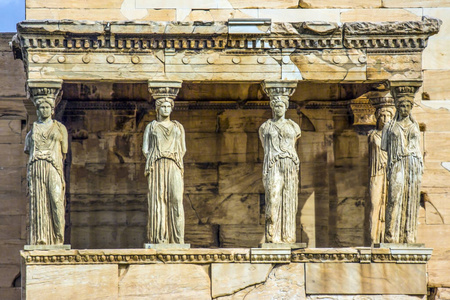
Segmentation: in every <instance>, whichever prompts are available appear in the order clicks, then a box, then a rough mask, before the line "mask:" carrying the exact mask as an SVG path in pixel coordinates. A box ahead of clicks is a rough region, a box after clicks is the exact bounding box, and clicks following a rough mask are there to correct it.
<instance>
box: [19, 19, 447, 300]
mask: <svg viewBox="0 0 450 300" xmlns="http://www.w3.org/2000/svg"><path fill="white" fill-rule="evenodd" d="M439 26H440V22H439V21H438V20H436V19H430V18H424V19H423V20H422V21H410V22H409V21H408V22H385V23H368V22H355V23H344V24H336V23H326V22H299V23H272V22H271V21H270V20H268V19H248V20H233V21H229V22H190V23H189V22H188V23H177V22H81V21H64V20H63V21H25V22H22V23H20V24H19V26H18V35H17V36H16V38H15V39H14V40H13V48H14V52H15V56H16V57H17V58H20V59H22V60H23V61H24V65H25V69H26V72H27V78H28V86H29V88H41V89H56V90H58V91H59V90H61V91H62V93H61V94H60V102H59V105H58V107H57V116H56V117H57V118H58V119H59V120H61V121H62V122H63V123H64V124H65V125H66V126H67V128H68V129H69V135H70V136H69V139H70V153H69V156H68V161H67V165H66V181H67V186H68V189H67V195H66V196H67V201H68V205H67V218H68V222H67V224H69V226H67V230H66V238H67V240H66V242H67V243H70V244H71V245H72V249H74V250H65V251H62V250H61V251H56V250H55V251H24V252H22V258H23V261H22V263H23V264H22V270H23V271H22V274H24V275H23V276H22V280H23V281H22V282H23V284H22V287H23V293H24V296H25V297H30V298H32V297H33V295H36V294H39V295H44V293H47V294H45V295H48V298H49V299H50V298H51V297H53V298H54V299H59V298H63V297H64V295H65V293H67V291H68V289H70V293H71V294H73V295H77V293H86V295H89V296H90V297H93V298H94V295H95V297H98V298H102V297H105V298H108V297H110V298H113V299H116V298H120V297H132V296H135V297H138V296H146V295H147V296H148V295H154V294H155V293H156V292H157V291H158V292H161V293H167V292H169V291H170V293H171V297H176V296H177V295H179V296H180V297H182V296H186V295H187V294H185V293H187V292H186V291H187V290H188V291H189V292H188V293H190V294H188V295H189V297H191V296H192V297H191V298H192V299H210V298H219V297H223V296H230V299H240V298H239V297H241V298H242V297H243V295H248V296H249V297H250V298H251V296H253V295H254V297H255V299H261V297H263V296H264V295H265V293H270V294H273V293H275V292H278V293H283V292H284V291H286V290H289V291H291V292H293V293H295V295H297V296H299V299H302V298H306V297H309V298H308V299H321V298H320V297H322V296H323V295H334V296H342V297H346V296H349V297H350V296H354V295H377V296H380V297H382V295H400V296H399V297H402V298H399V299H424V298H425V297H426V293H427V289H426V283H427V278H426V272H427V270H426V266H427V265H426V263H427V261H428V260H429V259H430V256H431V249H428V248H409V249H389V248H379V249H377V248H370V247H363V246H368V243H367V236H366V235H365V232H366V231H367V230H366V229H367V228H366V226H367V224H366V222H365V218H366V215H367V208H366V207H365V202H366V200H365V199H366V197H367V182H368V172H367V166H368V158H367V136H366V134H367V132H368V131H369V130H370V129H372V128H373V127H374V124H375V120H374V117H373V113H374V108H373V106H372V105H371V104H370V99H373V98H383V97H393V96H395V91H396V89H398V88H401V89H407V90H408V91H409V93H410V94H412V95H414V94H416V92H417V91H418V89H419V87H420V85H421V80H422V64H421V59H422V58H421V57H422V51H423V49H424V48H425V47H426V44H427V39H428V37H429V36H430V35H433V34H435V33H437V32H438V30H439ZM174 81H176V82H180V83H181V88H180V89H177V90H176V92H175V91H172V93H175V95H176V96H177V98H176V101H175V111H174V113H173V115H172V117H173V119H176V120H178V121H179V122H180V123H182V124H183V125H184V126H185V129H186V143H187V154H186V157H185V199H184V207H185V217H186V234H185V239H186V242H187V243H190V244H191V245H192V247H193V248H195V249H191V250H183V251H181V250H180V251H175V250H173V251H168V250H160V251H155V250H150V249H145V250H144V249H137V248H141V247H142V246H143V243H144V242H145V226H146V218H147V210H146V193H147V188H148V187H147V184H146V181H145V177H144V171H143V165H144V162H145V159H144V158H143V155H142V151H141V147H142V135H143V130H144V127H145V125H146V124H147V123H148V122H149V121H150V120H153V119H154V105H153V103H152V101H151V100H150V99H151V98H150V93H151V89H152V84H155V83H156V84H159V85H160V86H161V87H164V85H166V87H167V88H168V89H170V88H172V87H171V86H170V83H171V82H174ZM261 84H263V85H264V84H271V85H272V87H273V88H275V89H276V88H278V89H286V88H289V89H292V90H293V91H294V90H295V92H294V94H293V95H292V97H291V99H290V103H291V104H290V109H289V110H288V112H287V117H288V118H291V119H293V120H294V121H295V122H297V123H298V124H300V127H301V130H302V137H301V138H300V140H299V143H298V154H299V157H300V161H301V172H300V178H301V179H300V189H299V191H300V194H299V211H298V215H297V241H298V242H304V243H307V245H308V248H307V249H302V250H294V251H291V250H286V249H276V250H273V251H274V253H270V251H271V250H267V249H265V250H264V251H266V252H267V253H266V252H264V251H263V252H261V251H260V250H261V249H258V248H256V247H258V245H259V244H260V243H261V242H263V238H264V205H265V200H264V189H263V187H262V182H261V171H262V153H263V152H262V149H261V145H260V141H259V139H258V135H257V129H258V127H259V126H260V125H261V124H262V123H263V122H264V121H265V120H267V119H268V118H270V117H271V111H270V109H269V105H268V97H267V95H266V94H265V93H264V91H263V88H262V87H261ZM277 85H278V86H277ZM149 90H150V93H149ZM416 96H417V97H420V94H419V93H417V94H416ZM27 108H28V111H29V118H30V120H32V118H33V114H34V111H33V110H34V108H33V107H32V106H31V104H30V105H28V107H27ZM422 125H423V124H422ZM423 130H425V126H422V134H424V133H423V132H424V131H423ZM422 213H423V211H422ZM420 217H421V218H423V215H422V216H420ZM348 247H352V248H348ZM76 249H89V250H76ZM103 249H112V250H103ZM156 273H157V274H158V276H153V275H152V274H156ZM62 274H64V275H62ZM241 274H244V275H242V276H241ZM390 274H401V280H400V277H398V278H397V277H391V276H390ZM224 278H226V279H227V280H229V281H224ZM397 279H399V281H396V280H397ZM74 280H75V281H77V282H78V284H77V285H71V284H69V283H70V282H73V281H74ZM46 282H47V283H48V282H51V283H52V288H51V289H48V284H46ZM193 282H195V284H193ZM405 283H407V285H405ZM81 287H83V288H81ZM287 293H288V292H287ZM80 295H81V296H80V297H82V296H83V295H85V294H80ZM280 295H281V294H280ZM281 296H283V295H281ZM233 297H235V298H233ZM288 297H289V295H288ZM219 299H220V298H219ZM224 299H225V298H224ZM343 299H346V298H343ZM380 299H382V298H380Z"/></svg>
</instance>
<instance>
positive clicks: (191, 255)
mask: <svg viewBox="0 0 450 300" xmlns="http://www.w3.org/2000/svg"><path fill="white" fill-rule="evenodd" d="M431 252H432V249H428V248H411V249H408V248H405V249H389V248H334V249H331V248H330V249H321V248H307V249H301V250H294V251H291V250H290V249H261V248H252V249H190V250H153V249H145V250H139V249H129V250H95V249H92V250H51V251H22V252H21V256H22V258H23V259H24V262H25V263H26V264H27V265H45V264H108V263H117V264H154V263H161V262H163V263H170V264H205V263H249V262H251V263H349V262H352V263H386V262H391V263H414V264H417V263H420V264H422V263H427V261H428V260H430V258H431Z"/></svg>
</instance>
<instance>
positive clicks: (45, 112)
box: [38, 102, 53, 119]
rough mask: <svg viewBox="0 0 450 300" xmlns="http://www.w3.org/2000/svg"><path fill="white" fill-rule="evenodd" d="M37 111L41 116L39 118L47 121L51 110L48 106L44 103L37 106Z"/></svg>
mask: <svg viewBox="0 0 450 300" xmlns="http://www.w3.org/2000/svg"><path fill="white" fill-rule="evenodd" d="M38 111H39V114H40V115H41V118H43V119H48V118H50V117H51V116H52V111H53V109H52V107H51V105H50V104H48V103H46V102H44V103H41V104H40V105H39V107H38Z"/></svg>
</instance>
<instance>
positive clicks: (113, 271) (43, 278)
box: [22, 264, 118, 300]
mask: <svg viewBox="0 0 450 300" xmlns="http://www.w3.org/2000/svg"><path fill="white" fill-rule="evenodd" d="M24 271H25V272H26V278H25V286H26V290H25V293H24V296H25V297H26V299H27V300H34V299H46V300H60V299H105V300H106V299H117V286H118V276H117V274H118V266H117V265H116V264H104V265H66V266H63V265H44V266H43V265H31V266H30V265H29V266H25V270H22V272H24Z"/></svg>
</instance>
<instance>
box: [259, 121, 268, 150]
mask: <svg viewBox="0 0 450 300" xmlns="http://www.w3.org/2000/svg"><path fill="white" fill-rule="evenodd" d="M265 127H266V123H263V124H262V125H261V126H260V127H259V130H258V135H259V139H260V140H261V145H262V147H263V149H264V128H265Z"/></svg>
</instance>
